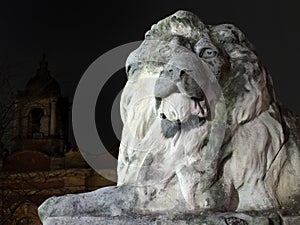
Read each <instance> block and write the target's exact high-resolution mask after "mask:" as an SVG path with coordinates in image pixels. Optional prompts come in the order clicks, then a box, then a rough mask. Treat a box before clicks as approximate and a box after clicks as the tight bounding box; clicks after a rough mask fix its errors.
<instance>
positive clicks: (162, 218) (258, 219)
mask: <svg viewBox="0 0 300 225" xmlns="http://www.w3.org/2000/svg"><path fill="white" fill-rule="evenodd" d="M269 215H271V216H270V217H268V214H255V215H250V214H246V213H202V214H199V215H194V214H186V215H172V214H168V215H144V216H141V215H136V214H131V215H126V216H114V217H108V216H98V217H93V216H74V217H51V218H48V219H46V220H45V221H44V225H77V224H97V225H107V224H111V225H290V224H292V225H295V224H298V223H295V222H298V221H299V220H295V218H283V220H282V221H294V223H293V222H292V223H286V222H283V224H282V223H281V222H280V221H281V219H280V218H279V217H278V216H276V217H274V216H273V217H272V214H269ZM298 219H299V217H298Z"/></svg>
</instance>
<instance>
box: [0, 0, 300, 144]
mask: <svg viewBox="0 0 300 225" xmlns="http://www.w3.org/2000/svg"><path fill="white" fill-rule="evenodd" d="M293 4H296V3H288V2H286V1H279V2H276V3H275V2H272V1H247V2H245V1H244V2H241V1H219V2H216V1H186V2H184V1H179V0H172V1H171V0H169V1H139V2H133V1H122V2H121V3H120V2H117V1H109V2H105V5H104V4H101V1H97V3H96V1H93V2H87V1H81V2H74V1H32V0H28V1H6V2H3V1H2V2H1V3H0V27H1V35H0V60H1V61H0V62H1V64H2V65H5V67H7V68H8V69H7V70H9V73H10V74H12V76H11V79H12V80H13V84H14V85H15V87H16V88H17V89H22V88H23V87H24V85H25V84H26V82H27V81H28V79H30V78H31V77H32V76H34V75H35V71H36V69H37V67H38V62H39V60H40V58H41V55H42V53H43V52H46V54H47V58H48V61H49V68H50V70H51V74H52V76H53V77H55V78H56V79H57V80H58V81H59V83H60V84H61V89H62V92H63V94H64V95H65V96H68V97H69V99H70V100H72V98H73V94H74V91H75V89H76V86H77V83H78V81H79V80H80V77H81V76H82V74H83V73H84V71H85V70H86V69H87V67H88V66H89V65H90V64H91V63H92V62H93V61H94V60H95V59H96V58H97V57H99V56H100V55H101V54H103V53H105V52H106V51H108V50H110V49H111V48H114V47H117V46H119V45H121V44H125V43H127V42H131V41H136V40H142V39H143V37H144V33H145V32H146V31H147V30H148V29H150V27H151V25H152V24H153V23H156V22H158V21H159V20H160V19H162V18H164V17H166V16H168V15H170V14H172V13H173V12H175V11H177V10H179V9H185V10H190V11H192V12H194V13H195V14H196V15H198V16H199V17H200V18H201V19H202V20H203V21H204V22H205V23H207V24H219V23H233V24H235V25H236V26H238V27H239V28H240V29H241V30H242V31H244V33H245V35H246V37H247V38H248V39H249V40H250V41H251V42H252V43H253V44H254V45H255V46H256V49H257V53H258V54H259V56H260V58H261V60H262V62H263V64H264V65H266V66H267V68H268V70H269V72H270V73H271V75H272V77H273V80H274V85H275V89H276V93H277V96H278V98H279V99H280V100H281V101H282V102H283V103H284V104H285V105H286V106H288V107H289V108H291V109H292V110H293V111H295V112H297V113H298V114H300V104H299V101H298V100H297V97H298V96H299V94H300V89H299V83H298V80H299V79H298V65H299V63H298V59H299V57H298V55H299V53H300V43H299V41H298V40H299V39H300V29H299V25H298V21H299V17H300V15H299V13H298V12H297V9H298V8H297V7H296V6H295V5H293ZM119 76H120V77H121V76H122V77H123V78H122V79H120V82H122V83H124V82H125V79H124V77H125V75H124V73H123V72H122V71H121V72H119ZM111 82H112V83H110V84H109V88H107V89H108V92H107V93H106V94H109V93H110V91H109V90H112V91H111V93H115V94H116V93H118V92H119V89H120V85H114V84H116V83H114V82H118V79H116V78H114V79H113V80H112V81H111ZM113 89H114V90H113ZM115 94H114V95H115ZM104 99H105V98H103V100H101V99H99V100H98V103H99V104H98V105H100V106H101V107H100V106H99V107H97V114H98V115H100V116H97V125H98V127H99V126H101V127H106V126H110V125H107V123H106V124H101V117H102V116H103V114H101V111H102V110H104V111H106V112H109V111H110V107H111V105H112V102H111V99H108V100H107V101H108V102H105V100H104ZM113 99H114V98H113ZM105 107H106V109H105ZM109 129H110V128H109ZM107 134H108V136H110V134H109V132H108V133H107ZM71 136H72V135H71ZM70 139H71V141H72V137H71V138H70ZM108 142H109V143H114V142H115V139H114V140H109V141H108Z"/></svg>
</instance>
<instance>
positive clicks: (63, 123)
mask: <svg viewBox="0 0 300 225" xmlns="http://www.w3.org/2000/svg"><path fill="white" fill-rule="evenodd" d="M69 108H70V104H69V102H68V99H67V98H65V97H62V96H61V90H60V86H59V84H58V82H57V81H56V80H55V79H54V78H53V77H52V76H51V74H50V71H49V69H48V63H47V61H46V57H45V55H44V56H43V58H42V60H41V62H40V64H39V68H38V69H37V72H36V75H35V76H34V77H33V78H31V79H30V80H29V81H28V83H27V84H26V86H25V89H24V90H23V91H20V92H18V94H17V95H16V96H15V98H14V110H13V127H12V129H13V130H12V134H13V138H12V144H11V151H10V152H9V154H8V156H7V157H6V158H5V159H3V161H2V162H1V164H0V195H1V196H0V225H1V224H2V225H29V224H30V225H39V224H41V222H40V220H39V218H38V215H37V207H38V206H39V205H40V204H41V203H42V202H43V201H44V200H45V199H47V198H49V197H51V196H54V195H55V196H59V195H64V194H70V193H81V192H87V191H92V190H95V189H97V188H100V187H103V186H108V185H114V183H113V182H112V181H109V180H106V179H105V178H104V177H102V176H100V175H99V174H97V172H95V171H94V170H93V169H91V168H90V167H89V166H88V165H87V163H86V162H85V160H84V159H83V157H82V156H81V154H80V151H79V150H78V149H77V148H72V149H70V148H69V146H68V111H69ZM116 153H117V151H115V154H116ZM106 172H108V173H115V172H114V171H110V170H108V171H106Z"/></svg>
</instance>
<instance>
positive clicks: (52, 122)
mask: <svg viewBox="0 0 300 225" xmlns="http://www.w3.org/2000/svg"><path fill="white" fill-rule="evenodd" d="M56 108H57V101H55V100H53V101H52V102H51V114H50V135H56V124H57V121H56V118H57V115H56V113H57V112H56V111H57V109H56Z"/></svg>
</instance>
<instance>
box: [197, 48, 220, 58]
mask: <svg viewBox="0 0 300 225" xmlns="http://www.w3.org/2000/svg"><path fill="white" fill-rule="evenodd" d="M216 55H217V51H215V50H213V49H211V48H202V49H201V51H200V53H199V56H200V57H201V58H204V59H210V58H213V57H215V56H216Z"/></svg>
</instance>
